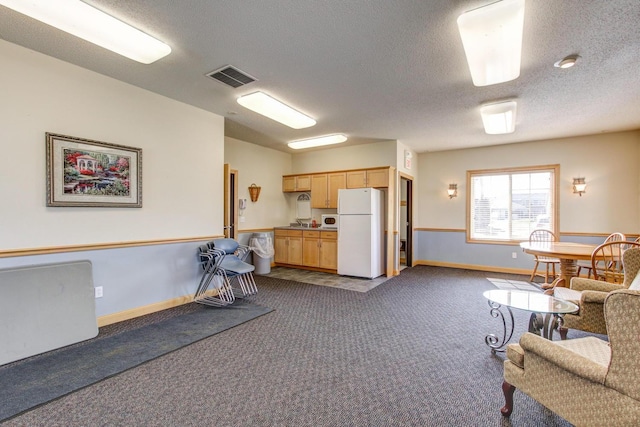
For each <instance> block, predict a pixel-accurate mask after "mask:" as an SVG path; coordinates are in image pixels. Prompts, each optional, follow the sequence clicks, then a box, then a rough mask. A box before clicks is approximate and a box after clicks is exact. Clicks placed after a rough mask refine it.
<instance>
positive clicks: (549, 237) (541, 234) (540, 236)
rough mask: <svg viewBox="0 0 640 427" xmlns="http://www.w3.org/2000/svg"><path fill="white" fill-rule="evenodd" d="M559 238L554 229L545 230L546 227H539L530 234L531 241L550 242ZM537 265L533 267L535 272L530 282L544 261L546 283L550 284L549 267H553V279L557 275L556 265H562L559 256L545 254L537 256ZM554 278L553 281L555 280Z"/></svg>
mask: <svg viewBox="0 0 640 427" xmlns="http://www.w3.org/2000/svg"><path fill="white" fill-rule="evenodd" d="M557 241H558V239H557V238H556V235H555V234H553V232H552V231H550V230H545V229H538V230H533V231H532V232H531V234H530V235H529V243H550V242H557ZM535 262H536V264H535V266H534V267H533V272H532V273H531V278H529V281H530V282H533V279H534V277H535V276H536V274H537V272H538V266H539V265H540V263H541V262H542V263H544V264H545V267H546V269H545V275H544V283H545V284H548V283H550V282H549V267H551V274H552V277H553V279H555V277H556V265H560V260H559V259H558V258H550V257H545V256H538V255H536V256H535ZM538 275H539V276H542V274H538ZM553 279H552V280H551V281H553Z"/></svg>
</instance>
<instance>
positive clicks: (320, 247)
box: [302, 230, 338, 270]
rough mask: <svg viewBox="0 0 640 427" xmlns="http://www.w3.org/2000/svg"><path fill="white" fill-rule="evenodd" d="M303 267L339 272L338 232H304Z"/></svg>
mask: <svg viewBox="0 0 640 427" xmlns="http://www.w3.org/2000/svg"><path fill="white" fill-rule="evenodd" d="M302 265H304V266H306V267H318V268H323V269H328V270H337V268H338V233H337V232H336V231H306V230H305V231H303V234H302Z"/></svg>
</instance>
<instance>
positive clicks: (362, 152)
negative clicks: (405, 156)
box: [291, 141, 396, 173]
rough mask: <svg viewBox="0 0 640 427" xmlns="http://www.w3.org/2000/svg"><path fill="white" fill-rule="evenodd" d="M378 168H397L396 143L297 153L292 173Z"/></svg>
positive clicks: (386, 142) (384, 142)
mask: <svg viewBox="0 0 640 427" xmlns="http://www.w3.org/2000/svg"><path fill="white" fill-rule="evenodd" d="M376 166H393V167H395V166H396V141H382V142H375V143H372V144H361V145H353V146H347V147H336V148H332V149H327V150H321V151H309V152H306V153H295V154H294V155H293V172H291V173H307V172H328V171H334V170H347V169H358V168H370V167H376Z"/></svg>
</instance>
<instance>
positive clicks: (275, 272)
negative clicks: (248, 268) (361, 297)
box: [265, 267, 390, 292]
mask: <svg viewBox="0 0 640 427" xmlns="http://www.w3.org/2000/svg"><path fill="white" fill-rule="evenodd" d="M265 276H267V277H275V278H277V279H283V280H293V281H296V282H302V283H310V284H312V285H321V286H330V287H333V288H340V289H346V290H349V291H356V292H367V291H370V290H371V289H373V288H375V287H376V286H378V285H379V284H381V283H384V282H386V281H387V280H389V279H390V278H389V277H386V276H380V277H377V278H375V279H365V278H360V277H350V276H340V275H338V274H329V273H322V272H319V271H309V270H302V269H298V268H288V267H272V268H271V272H270V273H269V274H265Z"/></svg>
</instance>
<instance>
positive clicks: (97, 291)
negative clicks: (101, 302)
mask: <svg viewBox="0 0 640 427" xmlns="http://www.w3.org/2000/svg"><path fill="white" fill-rule="evenodd" d="M94 291H95V294H96V298H102V296H103V293H102V286H96V287H95V288H94Z"/></svg>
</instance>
